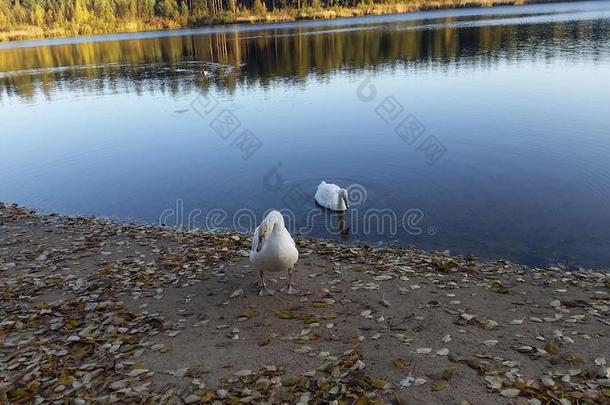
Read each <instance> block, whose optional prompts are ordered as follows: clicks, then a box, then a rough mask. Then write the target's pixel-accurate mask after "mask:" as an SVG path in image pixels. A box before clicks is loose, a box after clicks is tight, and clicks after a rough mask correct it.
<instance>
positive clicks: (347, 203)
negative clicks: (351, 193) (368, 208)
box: [343, 197, 349, 210]
mask: <svg viewBox="0 0 610 405" xmlns="http://www.w3.org/2000/svg"><path fill="white" fill-rule="evenodd" d="M343 201H344V202H345V208H347V209H348V210H349V201H347V198H345V197H343Z"/></svg>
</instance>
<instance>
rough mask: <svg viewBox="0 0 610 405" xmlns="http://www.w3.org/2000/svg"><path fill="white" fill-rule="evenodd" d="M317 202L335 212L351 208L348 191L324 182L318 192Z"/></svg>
mask: <svg viewBox="0 0 610 405" xmlns="http://www.w3.org/2000/svg"><path fill="white" fill-rule="evenodd" d="M316 202H317V203H318V204H320V205H321V206H322V207H324V208H329V209H331V210H333V211H346V210H347V209H348V208H349V197H348V195H347V190H345V189H343V188H341V187H339V186H337V185H336V184H328V183H326V182H324V181H323V182H322V183H320V185H319V186H318V190H317V191H316Z"/></svg>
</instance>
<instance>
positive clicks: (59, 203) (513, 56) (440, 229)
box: [0, 1, 610, 267]
mask: <svg viewBox="0 0 610 405" xmlns="http://www.w3.org/2000/svg"><path fill="white" fill-rule="evenodd" d="M321 180H327V181H332V182H336V183H338V184H341V185H343V186H348V185H351V188H350V191H351V198H352V209H351V210H350V211H349V213H348V215H347V216H346V217H345V218H344V220H345V222H346V224H347V226H349V227H350V230H349V235H348V236H345V235H344V236H339V235H337V228H338V223H339V221H338V218H337V217H336V216H332V215H330V214H329V213H328V212H325V211H321V210H320V209H318V208H316V206H315V204H314V201H313V195H314V193H315V188H316V186H317V184H318V183H319V182H320V181H321ZM0 201H4V202H17V203H19V204H24V205H26V206H29V207H33V208H36V209H39V210H40V211H43V212H59V213H63V214H87V215H89V214H95V215H102V216H108V217H113V218H118V219H120V220H125V221H138V222H146V223H159V222H162V223H165V224H167V225H171V226H175V225H182V226H190V227H203V226H214V227H233V226H234V227H238V228H239V229H241V230H246V229H247V228H249V227H250V224H249V221H259V220H260V219H261V218H262V215H263V213H264V212H265V211H266V210H267V209H269V208H278V209H286V210H290V212H291V213H292V214H291V213H290V212H288V211H285V213H286V218H287V220H289V221H290V226H291V230H293V231H300V232H301V233H307V234H310V235H311V236H314V237H332V238H336V239H337V240H348V241H366V242H370V243H379V242H383V243H388V244H395V243H397V244H401V245H415V246H417V247H421V248H425V249H435V250H446V249H448V250H451V251H452V252H455V253H461V254H472V255H476V256H479V257H484V258H491V259H494V258H508V259H511V260H515V261H519V262H524V263H527V264H530V265H541V264H548V263H553V262H558V261H561V262H568V263H570V264H577V265H586V266H602V267H607V266H610V2H608V1H597V2H580V3H558V4H548V5H532V6H522V7H500V8H488V9H461V10H441V11H430V12H421V13H414V14H408V15H392V16H383V17H366V18H354V19H344V20H334V21H313V22H301V23H291V24H275V25H265V26H262V25H258V26H225V27H214V28H209V29H200V30H183V31H176V32H169V33H164V32H152V33H138V34H125V35H107V36H99V37H87V38H76V39H67V40H48V41H29V42H16V43H8V44H1V45H0Z"/></svg>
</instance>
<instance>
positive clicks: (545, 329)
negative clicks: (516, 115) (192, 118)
mask: <svg viewBox="0 0 610 405" xmlns="http://www.w3.org/2000/svg"><path fill="white" fill-rule="evenodd" d="M297 244H298V248H299V251H300V254H301V256H300V260H299V262H298V264H297V266H296V277H295V278H296V285H297V287H298V288H299V289H300V290H301V294H300V295H297V296H286V295H283V294H281V293H278V294H276V295H275V296H273V297H259V296H258V295H257V288H256V285H255V282H256V280H257V272H256V271H254V269H253V268H252V267H251V266H250V264H249V261H248V259H247V256H248V250H249V246H250V240H249V237H248V236H246V235H242V234H237V233H231V232H226V233H214V232H208V231H183V230H177V229H166V228H162V227H156V226H150V227H146V226H138V225H127V224H119V223H115V222H111V221H108V220H104V219H94V218H68V217H62V216H57V215H39V214H37V213H35V212H33V211H30V210H28V209H25V208H22V207H18V206H15V205H11V206H7V205H3V204H0V294H2V300H0V402H2V403H4V402H8V403H23V402H29V401H33V402H35V403H48V402H53V401H55V402H57V401H62V402H64V401H65V402H70V403H74V404H84V403H88V402H90V401H93V400H97V401H98V402H99V403H113V402H117V403H118V402H120V403H126V402H140V401H146V400H148V401H151V402H153V403H166V402H167V401H170V400H175V401H178V402H184V403H210V402H213V401H216V400H221V401H222V402H225V403H238V402H241V403H249V402H250V403H261V402H265V401H269V402H271V403H278V402H282V401H284V402H288V403H301V404H305V403H307V402H308V401H310V400H311V401H314V402H313V403H327V402H329V401H333V400H344V401H346V402H345V403H358V404H381V403H391V402H392V403H412V402H413V401H414V400H415V401H416V402H417V403H443V402H445V403H460V402H461V403H463V404H466V403H473V404H474V403H506V402H510V403H519V404H540V403H549V402H551V401H553V402H554V403H561V404H569V403H576V402H588V403H600V404H601V403H606V404H607V403H608V401H609V400H610V367H609V362H610V336H609V335H610V296H609V293H610V276H609V273H608V272H607V271H594V270H587V269H579V270H576V271H570V272H568V271H565V270H564V269H561V268H544V269H542V268H536V269H530V268H527V267H525V266H521V265H517V264H513V263H509V262H506V261H502V260H499V261H496V262H479V261H476V260H474V259H468V258H462V257H456V256H451V255H448V254H441V253H432V252H424V251H420V250H414V249H410V250H405V249H398V248H373V247H369V246H345V245H340V244H335V243H333V242H331V241H316V240H308V239H297ZM284 283H285V279H272V280H270V284H271V285H272V287H273V288H275V289H279V287H281V286H282V285H283V284H284ZM356 400H357V401H358V402H354V401H356Z"/></svg>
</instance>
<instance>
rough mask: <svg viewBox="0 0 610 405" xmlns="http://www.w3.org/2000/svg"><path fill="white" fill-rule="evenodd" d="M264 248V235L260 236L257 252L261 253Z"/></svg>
mask: <svg viewBox="0 0 610 405" xmlns="http://www.w3.org/2000/svg"><path fill="white" fill-rule="evenodd" d="M262 248H263V235H259V236H258V244H257V245H256V251H257V252H260V251H261V249H262Z"/></svg>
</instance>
